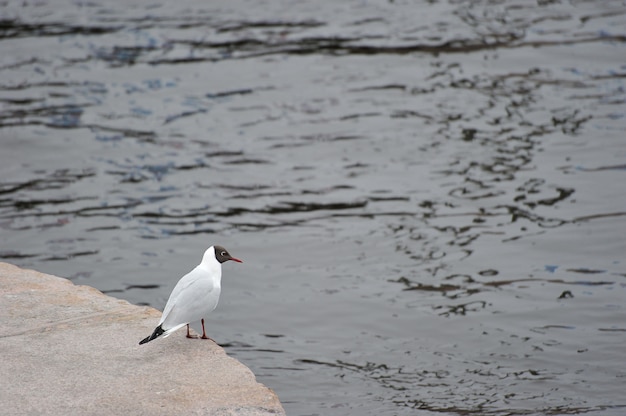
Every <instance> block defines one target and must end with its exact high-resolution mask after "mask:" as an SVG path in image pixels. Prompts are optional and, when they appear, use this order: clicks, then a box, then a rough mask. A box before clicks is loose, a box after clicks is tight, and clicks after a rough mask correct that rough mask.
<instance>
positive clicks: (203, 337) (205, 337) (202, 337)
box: [199, 335, 217, 344]
mask: <svg viewBox="0 0 626 416" xmlns="http://www.w3.org/2000/svg"><path fill="white" fill-rule="evenodd" d="M199 338H200V339H208V340H210V341H213V342H215V340H214V339H213V338H209V337H207V336H206V335H202V336H201V337H199ZM215 343H216V344H217V342H215Z"/></svg>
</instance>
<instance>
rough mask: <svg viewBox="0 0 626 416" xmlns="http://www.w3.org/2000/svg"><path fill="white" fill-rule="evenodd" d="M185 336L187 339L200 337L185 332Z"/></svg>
mask: <svg viewBox="0 0 626 416" xmlns="http://www.w3.org/2000/svg"><path fill="white" fill-rule="evenodd" d="M187 338H189V339H200V335H192V334H187Z"/></svg>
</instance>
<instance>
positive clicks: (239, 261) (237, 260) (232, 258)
mask: <svg viewBox="0 0 626 416" xmlns="http://www.w3.org/2000/svg"><path fill="white" fill-rule="evenodd" d="M230 260H232V261H236V262H237V263H243V261H241V260H239V259H238V258H237V257H231V258H230Z"/></svg>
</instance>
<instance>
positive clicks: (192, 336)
mask: <svg viewBox="0 0 626 416" xmlns="http://www.w3.org/2000/svg"><path fill="white" fill-rule="evenodd" d="M202 329H204V328H202ZM187 338H194V339H195V338H198V336H197V335H191V334H190V333H189V324H187Z"/></svg>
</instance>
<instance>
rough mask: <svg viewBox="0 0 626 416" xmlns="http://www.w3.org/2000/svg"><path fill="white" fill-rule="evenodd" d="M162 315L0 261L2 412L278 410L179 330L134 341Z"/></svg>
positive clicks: (243, 374)
mask: <svg viewBox="0 0 626 416" xmlns="http://www.w3.org/2000/svg"><path fill="white" fill-rule="evenodd" d="M159 317H160V312H159V311H157V310H155V309H152V308H148V307H139V306H135V305H131V304H130V303H128V302H126V301H123V300H119V299H115V298H111V297H109V296H106V295H104V294H102V293H101V292H99V291H97V290H96V289H93V288H90V287H87V286H76V285H74V284H73V283H72V282H70V281H69V280H66V279H62V278H59V277H56V276H51V275H46V274H43V273H39V272H36V271H32V270H24V269H20V268H18V267H15V266H13V265H10V264H7V263H0V351H1V352H2V359H1V360H0V374H2V377H0V413H2V414H11V415H35V414H36V415H121V414H126V415H152V416H153V415H174V414H180V415H182V414H184V415H246V416H248V415H249V416H252V415H268V414H272V415H284V414H285V411H284V410H283V408H282V406H281V404H280V402H279V400H278V398H277V396H276V395H275V394H274V392H273V391H272V390H270V389H268V388H267V387H265V386H263V385H262V384H260V383H257V381H256V379H255V376H254V374H253V373H252V372H251V371H250V370H249V369H248V368H247V367H245V366H244V365H243V364H241V363H240V362H238V361H236V360H235V359H233V358H230V357H228V356H227V355H226V353H225V352H224V350H223V349H222V348H221V347H219V346H218V345H216V344H215V343H214V342H212V341H208V340H190V339H187V338H185V337H184V330H181V331H180V332H176V333H175V334H173V335H172V336H170V337H168V338H166V339H162V340H155V341H152V342H150V343H148V344H145V345H141V346H140V345H138V342H139V340H140V339H142V338H143V337H145V336H147V335H148V334H150V333H151V331H152V330H153V329H154V326H155V325H156V323H157V322H158V319H159Z"/></svg>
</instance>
